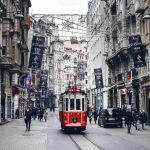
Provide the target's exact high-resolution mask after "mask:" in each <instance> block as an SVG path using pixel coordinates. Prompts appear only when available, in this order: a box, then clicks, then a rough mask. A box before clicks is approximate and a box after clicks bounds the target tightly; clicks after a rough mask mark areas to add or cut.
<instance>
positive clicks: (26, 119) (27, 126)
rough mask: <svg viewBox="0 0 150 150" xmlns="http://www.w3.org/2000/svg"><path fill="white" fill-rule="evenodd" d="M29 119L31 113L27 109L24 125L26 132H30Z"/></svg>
mask: <svg viewBox="0 0 150 150" xmlns="http://www.w3.org/2000/svg"><path fill="white" fill-rule="evenodd" d="M31 117H32V112H31V110H30V109H29V108H27V110H26V112H25V119H24V121H25V124H26V131H30V127H31Z"/></svg>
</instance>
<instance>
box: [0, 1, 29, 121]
mask: <svg viewBox="0 0 150 150" xmlns="http://www.w3.org/2000/svg"><path fill="white" fill-rule="evenodd" d="M0 3H1V4H0V6H2V7H1V13H0V19H1V22H0V26H1V27H0V29H1V32H0V37H1V38H0V39H1V40H0V46H1V56H0V68H1V69H0V71H1V72H0V74H1V78H0V83H1V86H0V87H1V88H0V90H1V99H0V101H1V105H0V108H1V109H0V115H1V119H0V121H5V120H7V119H9V118H13V117H14V116H15V110H16V109H17V108H19V111H20V116H22V115H23V113H24V105H25V94H26V88H25V86H24V78H25V76H26V75H27V74H28V70H27V58H28V45H27V44H28V43H27V42H28V41H27V38H28V14H29V7H30V6H31V2H30V0H23V1H17V0H16V1H13V0H6V1H3V3H2V2H1V1H0Z"/></svg>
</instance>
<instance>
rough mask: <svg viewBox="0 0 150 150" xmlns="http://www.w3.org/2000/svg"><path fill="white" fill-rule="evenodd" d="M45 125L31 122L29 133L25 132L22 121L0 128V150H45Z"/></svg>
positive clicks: (36, 121) (15, 121) (14, 121)
mask: <svg viewBox="0 0 150 150" xmlns="http://www.w3.org/2000/svg"><path fill="white" fill-rule="evenodd" d="M46 129H47V123H45V122H39V121H38V120H35V121H34V120H32V123H31V131H30V132H26V131H25V124H24V120H23V119H18V120H13V121H12V122H9V123H7V124H5V125H2V126H0V150H45V149H46V141H47V140H46V139H47V133H46Z"/></svg>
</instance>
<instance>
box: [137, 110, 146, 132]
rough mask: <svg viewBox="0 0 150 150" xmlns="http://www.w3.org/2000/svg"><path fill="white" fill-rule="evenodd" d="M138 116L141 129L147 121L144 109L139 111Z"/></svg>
mask: <svg viewBox="0 0 150 150" xmlns="http://www.w3.org/2000/svg"><path fill="white" fill-rule="evenodd" d="M139 117H140V121H141V123H142V129H143V130H144V124H145V123H146V121H147V114H146V113H145V111H144V110H143V111H142V112H141V113H140V115H139Z"/></svg>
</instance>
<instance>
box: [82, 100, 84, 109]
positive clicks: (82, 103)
mask: <svg viewBox="0 0 150 150" xmlns="http://www.w3.org/2000/svg"><path fill="white" fill-rule="evenodd" d="M82 111H84V98H82Z"/></svg>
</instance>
